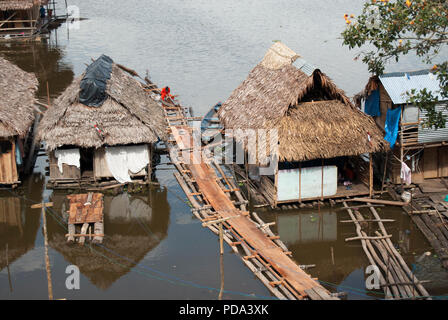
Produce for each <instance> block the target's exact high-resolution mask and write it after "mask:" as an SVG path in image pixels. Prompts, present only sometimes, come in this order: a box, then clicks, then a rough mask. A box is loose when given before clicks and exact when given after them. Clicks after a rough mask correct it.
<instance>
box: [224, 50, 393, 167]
mask: <svg viewBox="0 0 448 320" xmlns="http://www.w3.org/2000/svg"><path fill="white" fill-rule="evenodd" d="M298 58H300V56H299V55H298V54H296V53H295V52H294V51H292V50H291V49H290V48H288V47H286V46H285V45H284V44H283V43H281V42H276V43H275V44H274V45H273V46H272V47H271V48H270V49H269V50H268V52H267V53H266V55H265V57H264V59H263V60H262V61H261V62H260V63H259V64H258V65H257V66H256V67H255V68H254V69H253V70H252V71H251V72H250V73H249V76H248V77H247V79H246V80H244V81H243V82H242V83H241V84H240V86H239V87H237V88H236V89H235V90H234V91H233V93H232V94H231V96H230V97H229V99H228V100H227V101H226V102H225V103H224V104H223V105H222V107H221V108H220V110H219V112H218V116H219V118H220V120H221V122H222V123H223V125H224V127H225V128H226V129H233V130H234V137H235V139H236V140H237V142H244V140H245V134H244V132H239V130H236V129H242V130H246V129H277V133H278V142H279V148H278V149H279V150H278V157H279V160H280V161H307V160H313V159H320V158H334V157H340V156H354V155H359V154H362V153H367V152H376V151H379V150H381V149H382V148H383V147H384V146H385V143H384V140H383V137H382V134H381V131H380V130H379V129H378V128H377V126H376V124H375V122H374V121H373V119H372V118H370V117H369V116H367V115H365V114H363V113H362V112H360V111H359V110H357V109H356V108H355V107H354V106H353V105H352V103H351V102H350V99H349V98H348V97H347V96H346V95H345V93H344V92H343V91H342V90H341V89H339V88H338V87H337V86H336V85H335V84H334V83H333V82H332V80H331V79H330V78H329V77H328V76H326V75H325V74H324V73H322V72H321V71H320V70H319V69H310V68H308V67H306V66H307V64H306V63H303V59H299V60H298ZM296 60H297V61H299V62H300V63H298V64H296V63H295V61H296ZM264 140H266V139H264ZM267 140H271V142H272V141H275V137H268V139H267ZM257 146H258V148H263V149H265V150H266V155H270V154H271V152H272V151H271V150H270V149H269V146H268V141H258V144H257ZM245 149H246V150H248V151H249V153H250V152H251V150H250V148H248V147H247V145H246V144H245ZM252 150H253V149H252ZM256 150H257V149H256ZM258 150H259V149H258Z"/></svg>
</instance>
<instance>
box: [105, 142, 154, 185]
mask: <svg viewBox="0 0 448 320" xmlns="http://www.w3.org/2000/svg"><path fill="white" fill-rule="evenodd" d="M106 162H107V166H108V167H109V171H110V172H111V173H112V175H113V176H114V178H115V180H117V181H118V182H120V183H126V182H131V176H130V174H129V172H131V173H134V174H135V173H138V172H140V171H141V170H142V169H144V168H146V166H147V165H148V164H149V153H148V146H146V145H138V146H122V147H106Z"/></svg>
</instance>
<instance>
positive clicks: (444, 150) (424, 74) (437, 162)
mask: <svg viewBox="0 0 448 320" xmlns="http://www.w3.org/2000/svg"><path fill="white" fill-rule="evenodd" d="M412 89H415V90H416V92H419V91H420V90H422V89H426V90H427V91H430V92H432V93H433V94H434V95H435V96H437V98H438V104H437V105H436V108H435V109H436V111H437V112H442V114H443V115H444V116H445V119H448V109H447V103H448V101H447V100H448V99H447V98H444V97H443V96H442V95H441V94H440V82H439V80H438V79H437V76H436V75H434V74H433V73H432V72H431V71H430V70H421V71H415V72H395V73H388V74H383V75H382V76H379V77H378V76H374V77H371V78H370V79H369V82H368V84H367V86H366V87H365V89H364V91H363V92H362V93H360V94H359V95H358V96H357V99H356V100H357V103H358V104H359V106H360V107H362V108H363V110H364V112H366V113H367V114H370V115H371V116H373V117H374V118H375V121H376V123H377V125H378V126H379V127H380V128H381V129H382V130H384V131H385V136H386V137H387V140H388V141H389V143H390V145H391V147H392V150H391V152H390V154H389V155H388V157H387V169H388V172H389V177H390V180H391V182H392V183H396V184H400V183H402V178H401V177H402V176H403V175H402V168H403V170H408V169H409V170H408V171H409V172H410V179H409V178H406V177H405V176H403V178H405V180H407V182H409V180H410V181H411V182H412V183H422V182H423V181H424V180H425V179H431V178H443V177H448V121H447V122H446V124H445V128H439V129H435V128H434V127H429V126H427V125H426V121H427V119H428V114H427V112H426V111H425V110H420V108H418V107H417V106H416V105H413V104H411V103H408V101H409V98H410V96H409V94H411V92H412Z"/></svg>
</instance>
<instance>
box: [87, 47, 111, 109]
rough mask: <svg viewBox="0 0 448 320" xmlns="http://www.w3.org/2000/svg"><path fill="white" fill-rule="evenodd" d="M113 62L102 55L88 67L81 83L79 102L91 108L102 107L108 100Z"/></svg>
mask: <svg viewBox="0 0 448 320" xmlns="http://www.w3.org/2000/svg"><path fill="white" fill-rule="evenodd" d="M112 63H113V60H112V59H111V58H110V57H108V56H106V55H104V54H103V55H102V56H101V57H99V58H98V59H97V60H95V62H93V63H92V64H90V66H88V67H87V70H86V73H85V75H84V77H83V78H82V80H81V83H80V86H79V87H80V91H79V102H81V103H82V104H84V105H86V106H89V107H100V106H101V105H102V104H103V102H104V101H105V100H106V98H107V96H106V87H107V81H108V80H109V79H110V75H111V73H112Z"/></svg>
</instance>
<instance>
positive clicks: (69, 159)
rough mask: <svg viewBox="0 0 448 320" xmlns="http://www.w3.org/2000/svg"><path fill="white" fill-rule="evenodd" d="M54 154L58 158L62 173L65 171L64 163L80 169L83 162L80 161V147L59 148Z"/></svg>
mask: <svg viewBox="0 0 448 320" xmlns="http://www.w3.org/2000/svg"><path fill="white" fill-rule="evenodd" d="M54 156H55V157H56V158H57V159H58V168H59V172H60V173H61V174H62V173H63V169H62V164H64V163H65V164H66V165H69V166H75V167H76V168H78V169H79V168H80V167H81V164H80V162H79V159H80V158H81V155H80V153H79V149H78V148H76V149H57V150H56V151H55V152H54Z"/></svg>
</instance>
